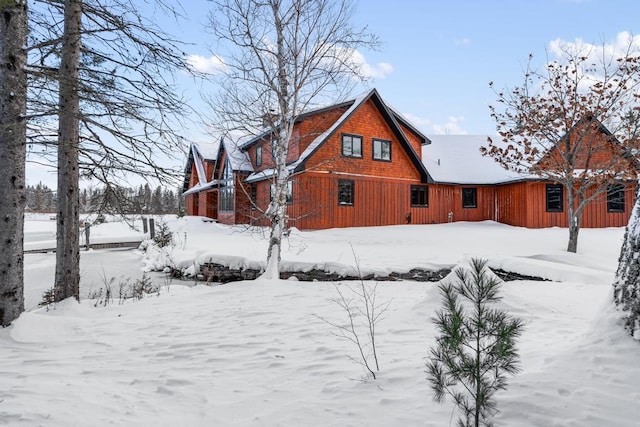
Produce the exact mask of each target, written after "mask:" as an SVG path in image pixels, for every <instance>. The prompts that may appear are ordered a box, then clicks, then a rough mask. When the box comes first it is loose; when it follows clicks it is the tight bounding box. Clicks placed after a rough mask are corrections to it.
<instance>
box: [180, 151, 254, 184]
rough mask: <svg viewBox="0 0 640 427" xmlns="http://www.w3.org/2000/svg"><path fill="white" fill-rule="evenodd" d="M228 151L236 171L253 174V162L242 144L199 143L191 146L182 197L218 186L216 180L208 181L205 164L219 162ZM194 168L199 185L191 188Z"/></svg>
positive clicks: (232, 166)
mask: <svg viewBox="0 0 640 427" xmlns="http://www.w3.org/2000/svg"><path fill="white" fill-rule="evenodd" d="M223 150H224V151H226V152H227V155H228V158H229V161H230V162H231V168H232V169H233V170H234V171H243V172H253V167H252V166H251V161H250V160H249V156H248V154H247V153H245V152H243V151H242V150H241V149H240V144H239V143H236V142H231V141H229V140H226V139H225V140H221V141H218V142H198V143H193V144H191V150H190V153H189V158H188V160H187V165H186V167H185V171H184V174H185V177H184V183H183V186H182V187H183V188H182V191H183V193H182V195H183V196H188V195H189V194H194V193H198V192H200V191H203V190H208V189H210V188H213V187H215V186H216V185H217V184H218V180H216V179H208V178H207V176H206V172H205V171H206V168H205V166H204V163H205V162H216V163H217V162H218V161H219V160H220V159H221V158H222V151H223ZM192 166H195V169H196V173H197V174H198V183H197V184H196V185H194V186H193V187H191V188H188V187H189V178H190V176H191V171H192Z"/></svg>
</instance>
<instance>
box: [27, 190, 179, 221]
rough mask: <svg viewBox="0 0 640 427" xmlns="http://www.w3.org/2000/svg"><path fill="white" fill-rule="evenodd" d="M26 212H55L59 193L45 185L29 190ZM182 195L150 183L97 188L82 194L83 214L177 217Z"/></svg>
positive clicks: (81, 207)
mask: <svg viewBox="0 0 640 427" xmlns="http://www.w3.org/2000/svg"><path fill="white" fill-rule="evenodd" d="M26 197H27V207H26V209H25V211H26V212H56V210H57V208H56V193H55V192H54V191H53V190H52V189H50V188H49V187H47V186H46V185H44V184H42V183H38V185H36V186H32V185H28V186H27V188H26ZM181 199H182V198H181V197H180V195H179V192H178V191H177V190H176V191H173V190H171V189H167V188H163V187H161V186H158V187H156V188H155V190H151V187H150V186H149V184H145V185H141V186H139V187H138V188H125V187H117V186H106V187H95V188H89V189H86V188H85V189H83V190H81V191H80V213H102V214H178V213H180V212H181V211H182V204H181Z"/></svg>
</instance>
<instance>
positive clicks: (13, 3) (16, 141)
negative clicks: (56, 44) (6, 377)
mask: <svg viewBox="0 0 640 427" xmlns="http://www.w3.org/2000/svg"><path fill="white" fill-rule="evenodd" d="M0 12H1V13H2V18H1V19H0V61H1V62H0V187H1V188H2V193H3V194H2V197H3V200H2V203H0V218H2V225H0V242H2V244H0V325H2V326H7V325H9V324H10V323H11V322H12V321H13V320H15V319H16V318H17V317H18V316H19V315H20V313H22V312H23V311H24V252H23V248H24V246H23V245H24V234H23V233H24V207H25V200H26V198H25V175H24V174H25V168H24V162H25V147H26V121H25V113H26V102H27V75H26V73H25V65H26V62H27V52H26V50H25V49H24V46H26V42H27V2H26V0H9V1H3V2H1V3H0Z"/></svg>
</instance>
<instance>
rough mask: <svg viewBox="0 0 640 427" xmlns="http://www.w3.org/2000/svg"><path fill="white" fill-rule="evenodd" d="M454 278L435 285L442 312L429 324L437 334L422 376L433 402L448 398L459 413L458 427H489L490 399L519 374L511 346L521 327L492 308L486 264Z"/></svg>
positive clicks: (496, 282)
mask: <svg viewBox="0 0 640 427" xmlns="http://www.w3.org/2000/svg"><path fill="white" fill-rule="evenodd" d="M455 275H456V278H455V280H454V281H453V283H451V282H444V283H442V284H441V285H440V293H441V295H442V298H443V307H442V309H441V310H440V311H439V312H438V313H437V314H436V316H435V317H434V318H433V321H434V323H435V325H436V327H437V330H438V332H439V336H438V337H437V338H436V345H435V346H434V347H433V348H431V349H430V357H429V359H428V361H427V374H428V380H429V382H430V385H431V388H432V389H433V392H434V400H435V401H437V402H442V401H443V400H444V398H445V396H446V395H449V396H451V398H452V399H453V401H454V403H455V404H456V406H457V407H458V409H459V410H460V411H461V416H460V418H459V419H458V426H460V427H468V426H476V427H478V426H489V425H491V422H490V419H491V417H492V416H493V415H494V414H495V412H496V411H497V407H496V401H495V399H494V395H495V393H496V392H497V391H499V390H504V389H506V387H507V375H513V374H515V373H517V372H519V371H520V368H519V356H518V352H517V348H516V340H517V338H518V337H519V336H520V334H521V333H522V329H523V322H522V321H521V320H520V319H518V318H514V317H510V316H509V315H508V314H507V313H506V312H504V311H502V310H499V309H496V308H493V307H492V305H493V304H495V303H496V302H498V301H499V300H500V299H501V298H500V297H499V296H498V292H499V290H500V282H501V280H500V279H498V278H497V277H495V276H493V274H491V272H490V270H488V268H487V267H486V261H484V260H478V259H473V260H471V265H470V269H468V270H466V269H463V268H458V269H456V271H455Z"/></svg>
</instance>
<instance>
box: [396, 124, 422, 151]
mask: <svg viewBox="0 0 640 427" xmlns="http://www.w3.org/2000/svg"><path fill="white" fill-rule="evenodd" d="M400 129H402V132H404V134H405V136H406V137H407V139H408V140H409V142H410V143H411V147H413V151H415V152H416V154H417V155H418V157H419V158H422V142H421V139H420V137H419V136H418V135H416V134H415V133H414V132H413V131H412V130H411V129H409V128H408V127H406V126H405V125H403V124H402V123H400Z"/></svg>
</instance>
